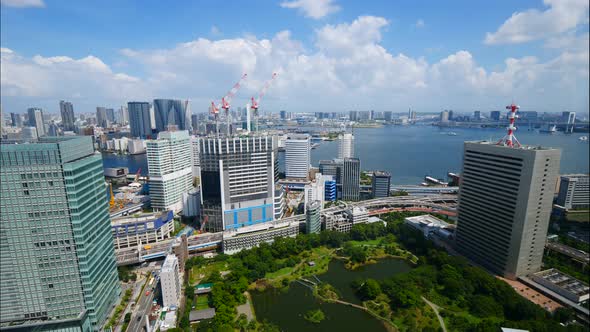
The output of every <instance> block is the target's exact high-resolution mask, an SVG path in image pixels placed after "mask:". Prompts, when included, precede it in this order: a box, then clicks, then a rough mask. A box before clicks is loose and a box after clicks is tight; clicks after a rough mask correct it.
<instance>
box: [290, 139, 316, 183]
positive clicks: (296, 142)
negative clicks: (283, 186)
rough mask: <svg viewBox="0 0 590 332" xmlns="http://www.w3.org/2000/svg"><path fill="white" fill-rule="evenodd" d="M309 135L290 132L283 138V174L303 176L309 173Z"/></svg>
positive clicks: (294, 176)
mask: <svg viewBox="0 0 590 332" xmlns="http://www.w3.org/2000/svg"><path fill="white" fill-rule="evenodd" d="M310 151H311V145H310V137H309V135H307V134H290V135H288V136H287V139H286V140H285V175H286V176H287V177H288V178H304V179H306V178H307V176H308V174H309V165H310V162H311V158H310Z"/></svg>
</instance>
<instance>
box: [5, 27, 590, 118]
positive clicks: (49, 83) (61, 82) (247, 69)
mask: <svg viewBox="0 0 590 332" xmlns="http://www.w3.org/2000/svg"><path fill="white" fill-rule="evenodd" d="M387 26H388V21H387V20H386V19H384V18H382V17H375V16H361V17H359V18H357V19H355V20H354V21H352V22H349V23H343V24H337V25H330V24H328V25H324V26H323V27H321V28H318V29H317V30H315V32H314V34H315V35H314V41H315V42H314V44H312V45H311V46H310V48H306V47H304V46H303V43H301V42H300V41H298V40H296V39H294V38H293V37H292V34H291V33H290V32H289V31H287V30H284V31H279V32H278V33H276V34H275V35H274V36H272V37H270V38H258V37H256V36H252V35H250V36H244V37H240V38H232V39H206V38H197V39H195V40H192V41H188V42H185V43H180V44H177V45H175V46H173V47H171V48H161V49H123V50H121V51H120V57H121V58H122V59H121V61H123V62H125V63H128V64H129V68H140V70H141V71H142V75H140V76H138V75H132V74H130V73H123V72H121V73H118V72H114V71H113V69H112V68H111V66H109V65H108V64H106V63H104V62H103V61H102V60H101V59H99V58H97V57H95V56H91V55H89V56H87V57H83V58H79V59H75V58H71V57H68V56H53V57H48V56H42V55H37V56H34V57H31V58H25V57H22V56H21V55H19V54H18V53H17V52H15V51H12V50H9V49H2V62H1V65H2V72H1V74H2V75H1V76H2V98H3V101H2V103H3V105H6V100H9V101H11V102H12V100H13V99H11V98H17V97H28V98H29V99H28V102H29V103H31V100H35V98H46V99H49V98H51V100H52V101H53V102H54V103H56V101H57V100H60V99H63V98H69V96H80V100H81V101H87V102H89V103H94V104H95V105H99V104H105V103H106V102H105V101H111V100H112V101H116V102H117V103H122V102H125V101H127V100H131V99H136V100H150V99H153V98H159V97H161V98H167V97H171V98H188V99H190V100H191V101H192V107H191V109H192V110H193V111H194V112H205V111H206V110H207V107H208V105H209V103H210V102H211V100H212V99H220V98H221V96H222V95H223V94H224V93H225V92H226V91H227V90H228V89H229V88H230V87H231V86H232V85H233V84H234V83H235V82H236V81H237V80H238V79H239V77H240V76H241V75H242V74H243V73H248V79H247V81H246V83H245V84H244V85H243V87H242V90H241V91H240V92H239V93H238V95H237V96H236V97H235V98H234V99H233V106H234V107H238V106H244V105H245V104H246V102H247V101H248V99H249V98H250V97H251V96H253V95H255V94H256V93H257V92H258V91H259V89H260V88H261V87H262V86H263V84H264V82H265V81H266V80H268V79H269V78H270V76H271V74H272V73H273V72H277V73H278V74H279V77H278V78H277V79H276V80H275V82H274V83H273V86H272V87H271V89H270V90H269V91H268V93H267V95H266V96H265V100H264V102H263V104H262V107H263V108H266V109H268V110H277V109H289V110H297V111H317V110H331V111H347V110H350V109H376V110H394V111H395V110H405V109H407V107H409V106H412V108H413V109H416V110H419V111H437V110H439V109H440V107H441V105H445V107H446V106H448V105H452V106H453V108H454V109H457V110H461V109H463V110H472V109H473V108H477V109H494V108H496V107H498V105H502V103H504V102H506V100H510V99H512V98H514V99H515V100H517V101H518V102H519V103H520V104H521V106H523V109H525V108H526V109H535V110H539V111H555V110H559V109H561V107H567V108H568V109H571V110H579V111H584V112H585V111H586V108H587V99H588V49H587V48H579V47H578V48H576V47H566V46H565V45H570V44H575V42H571V43H569V42H568V43H565V42H564V43H562V44H559V45H558V44H557V42H556V43H555V44H551V45H548V46H547V47H549V46H552V47H558V46H559V47H560V48H557V50H559V52H558V53H559V55H558V56H556V57H555V58H554V59H550V60H548V61H545V62H542V61H540V60H539V59H537V58H536V57H522V58H509V59H506V60H505V61H504V63H503V64H501V65H500V66H498V67H497V68H495V69H494V70H489V69H486V68H485V67H484V66H482V65H480V64H478V62H477V60H476V59H475V57H474V56H473V55H472V54H471V53H470V52H469V51H467V50H458V51H456V52H453V53H451V54H448V55H447V56H445V57H444V58H442V59H441V60H439V61H436V62H428V61H426V60H425V59H424V58H415V57H411V56H408V55H405V54H403V53H400V52H394V51H392V50H388V49H386V48H385V47H383V46H382V45H381V40H382V38H383V33H384V29H386V28H387ZM560 45H561V46H560ZM9 104H10V103H9ZM563 105H566V106H563ZM23 109H24V108H23Z"/></svg>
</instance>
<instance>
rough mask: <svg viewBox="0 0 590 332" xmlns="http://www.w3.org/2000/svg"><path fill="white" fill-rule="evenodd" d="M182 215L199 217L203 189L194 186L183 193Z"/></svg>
mask: <svg viewBox="0 0 590 332" xmlns="http://www.w3.org/2000/svg"><path fill="white" fill-rule="evenodd" d="M182 215H183V216H185V217H198V216H200V215H201V191H200V190H199V189H197V188H193V189H191V190H190V191H188V192H186V193H183V194H182Z"/></svg>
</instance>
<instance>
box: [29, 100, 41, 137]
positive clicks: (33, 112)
mask: <svg viewBox="0 0 590 332" xmlns="http://www.w3.org/2000/svg"><path fill="white" fill-rule="evenodd" d="M27 113H28V115H29V126H30V127H35V130H36V131H37V137H42V136H45V123H44V121H43V110H42V109H40V108H37V107H33V108H29V109H28V110H27Z"/></svg>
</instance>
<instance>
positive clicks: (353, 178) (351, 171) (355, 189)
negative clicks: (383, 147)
mask: <svg viewBox="0 0 590 332" xmlns="http://www.w3.org/2000/svg"><path fill="white" fill-rule="evenodd" d="M360 181H361V161H360V159H358V158H346V159H344V162H343V167H342V200H345V201H358V200H360V193H361V182H360Z"/></svg>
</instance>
